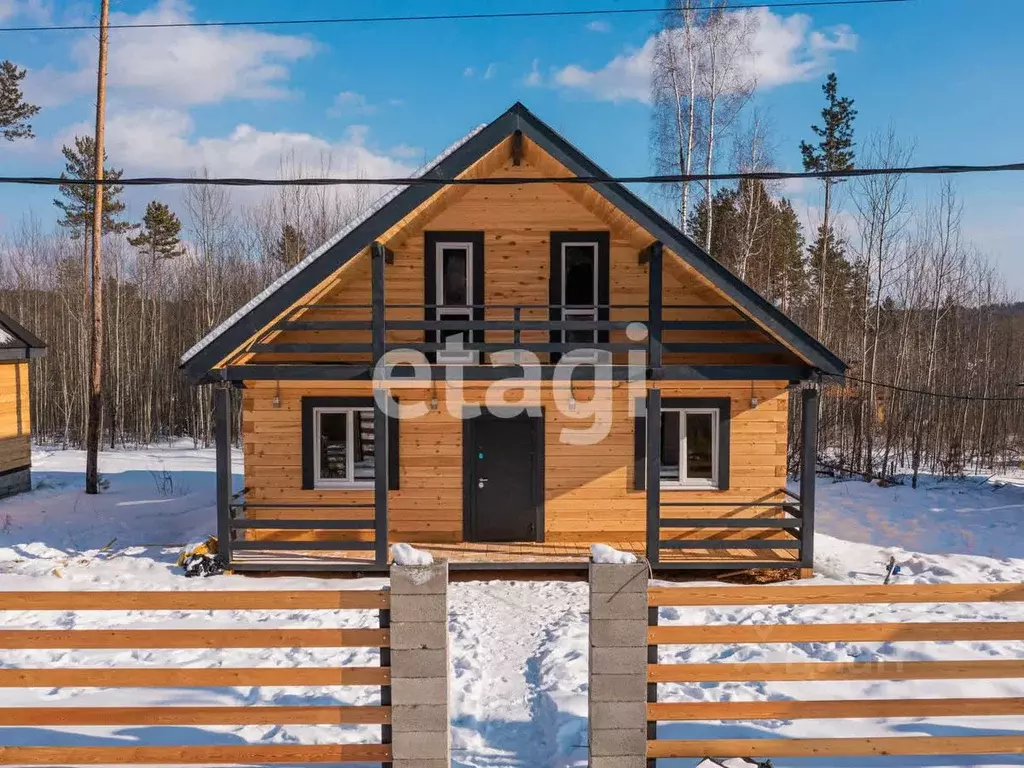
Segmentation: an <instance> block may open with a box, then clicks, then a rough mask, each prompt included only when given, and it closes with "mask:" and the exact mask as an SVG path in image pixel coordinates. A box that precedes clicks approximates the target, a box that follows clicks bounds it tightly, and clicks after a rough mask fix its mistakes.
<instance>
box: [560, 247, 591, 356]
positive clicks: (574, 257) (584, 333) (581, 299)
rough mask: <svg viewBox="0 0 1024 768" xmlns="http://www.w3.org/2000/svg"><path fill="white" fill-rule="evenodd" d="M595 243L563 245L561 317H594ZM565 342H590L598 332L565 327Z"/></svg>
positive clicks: (588, 319)
mask: <svg viewBox="0 0 1024 768" xmlns="http://www.w3.org/2000/svg"><path fill="white" fill-rule="evenodd" d="M596 304H597V243H571V242H567V243H563V244H562V319H563V320H568V321H581V322H584V323H586V322H592V321H594V320H597V307H596ZM562 341H563V342H565V343H566V344H593V343H594V342H596V341H597V333H596V332H595V331H594V330H593V329H592V328H583V329H573V330H565V331H563V333H562Z"/></svg>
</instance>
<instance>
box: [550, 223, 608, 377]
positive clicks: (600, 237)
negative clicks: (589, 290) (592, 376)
mask: <svg viewBox="0 0 1024 768" xmlns="http://www.w3.org/2000/svg"><path fill="white" fill-rule="evenodd" d="M565 243H596V244H597V303H598V304H601V305H603V306H602V307H601V308H599V309H598V310H597V319H598V320H608V319H609V314H608V305H609V304H611V303H612V302H611V233H610V232H607V231H604V230H600V231H596V232H552V233H551V248H550V254H551V260H550V262H549V265H548V304H550V305H551V306H550V307H549V308H548V318H549V319H551V320H561V318H562V312H561V309H559V307H561V305H562V246H563V245H564V244H565ZM549 338H550V340H551V343H552V344H558V343H560V342H561V341H562V332H561V331H558V330H554V331H551V333H550V335H549ZM597 341H598V343H599V344H607V343H608V331H607V330H604V331H598V332H597ZM560 357H561V355H557V354H552V355H551V362H552V363H556V362H558V359H559V358H560Z"/></svg>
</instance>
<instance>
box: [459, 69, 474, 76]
mask: <svg viewBox="0 0 1024 768" xmlns="http://www.w3.org/2000/svg"><path fill="white" fill-rule="evenodd" d="M475 74H476V67H466V68H465V69H464V70H462V76H463V77H472V76H473V75H475Z"/></svg>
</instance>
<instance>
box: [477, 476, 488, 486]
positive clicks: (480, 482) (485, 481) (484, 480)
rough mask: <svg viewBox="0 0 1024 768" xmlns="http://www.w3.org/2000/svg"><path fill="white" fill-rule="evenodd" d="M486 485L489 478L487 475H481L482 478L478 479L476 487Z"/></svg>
mask: <svg viewBox="0 0 1024 768" xmlns="http://www.w3.org/2000/svg"><path fill="white" fill-rule="evenodd" d="M485 485H487V478H486V477H481V478H478V479H477V481H476V487H477V488H483V487H484V486H485Z"/></svg>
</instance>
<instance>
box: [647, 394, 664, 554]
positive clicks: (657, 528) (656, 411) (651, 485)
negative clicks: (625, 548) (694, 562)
mask: <svg viewBox="0 0 1024 768" xmlns="http://www.w3.org/2000/svg"><path fill="white" fill-rule="evenodd" d="M646 422H647V482H646V484H645V485H646V488H647V559H648V560H649V561H650V563H651V565H652V566H656V565H657V564H658V560H659V554H660V551H661V390H660V389H650V390H648V391H647V419H646Z"/></svg>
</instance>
